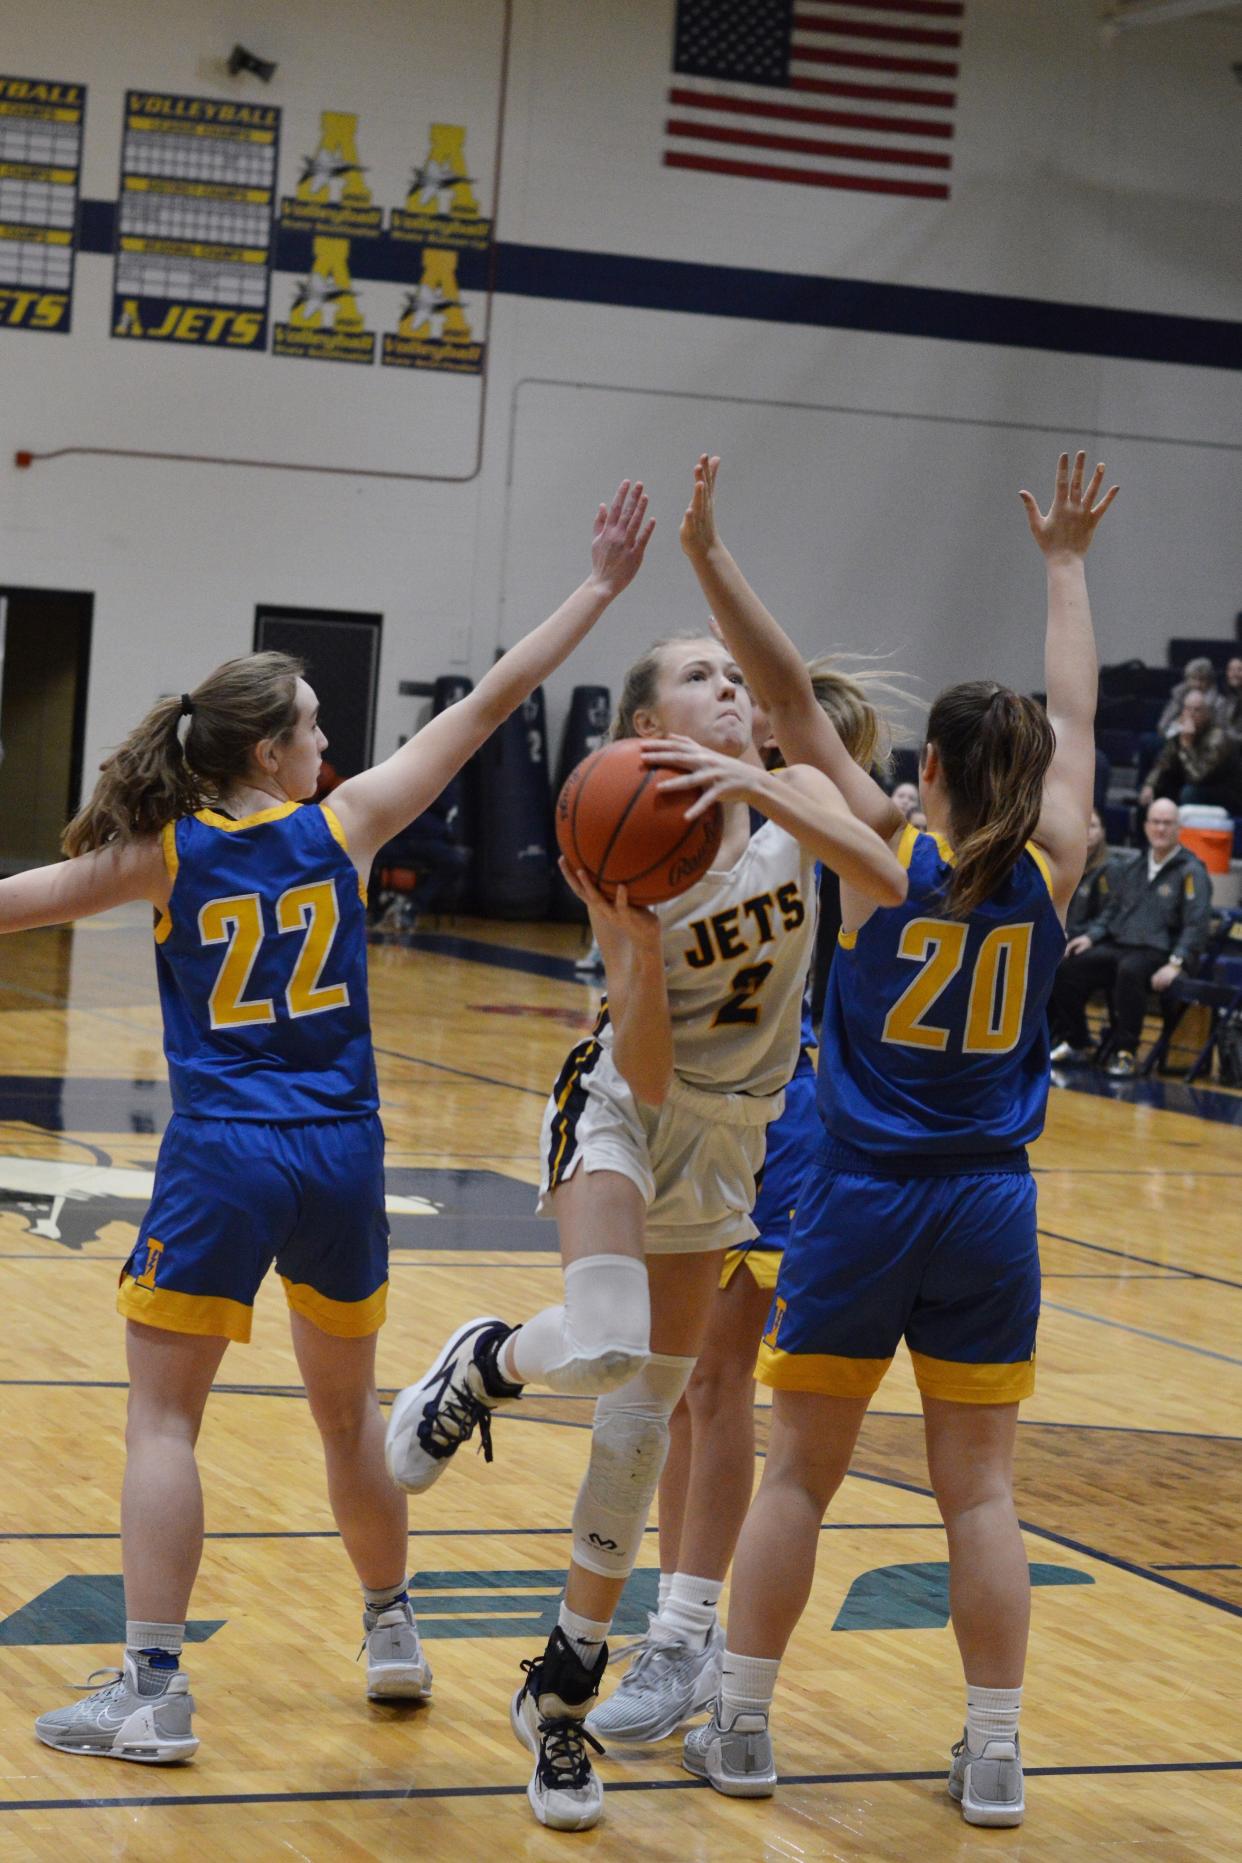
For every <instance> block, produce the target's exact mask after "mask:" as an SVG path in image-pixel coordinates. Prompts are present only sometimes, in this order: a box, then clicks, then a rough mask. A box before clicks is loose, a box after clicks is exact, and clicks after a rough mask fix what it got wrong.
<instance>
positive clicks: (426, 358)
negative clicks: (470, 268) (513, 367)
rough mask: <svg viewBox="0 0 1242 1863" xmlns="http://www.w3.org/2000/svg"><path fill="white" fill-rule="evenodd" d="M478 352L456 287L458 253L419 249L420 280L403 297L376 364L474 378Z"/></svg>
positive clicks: (479, 364) (477, 370) (480, 362)
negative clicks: (398, 317) (421, 268)
mask: <svg viewBox="0 0 1242 1863" xmlns="http://www.w3.org/2000/svg"><path fill="white" fill-rule="evenodd" d="M483 348H484V345H483V344H482V343H481V342H476V341H475V338H474V331H473V329H472V327H471V323H470V318H469V315H468V312H467V310H466V306H465V304H464V303H463V302H462V297H461V292H460V291H459V289H458V285H457V254H456V253H455V252H440V251H437V250H436V249H435V248H434V247H431V246H428V247H426V248H424V251H423V270H422V276H421V278H420V279H419V281H418V283H417V284H416V285H414V286H413V287H412V288H411V289H410V290H409V291H407V293H406V296H405V304H404V306H403V308H402V313H401V321H400V323H399V324H398V325H397V328H396V330H395V331H387V332H385V335H384V347H383V350H382V352H381V361H382V362H383V363H384V364H385V365H386V366H387V367H388V368H395V369H436V370H439V371H441V372H442V373H445V374H450V375H478V374H479V373H480V371H481V370H482V367H483Z"/></svg>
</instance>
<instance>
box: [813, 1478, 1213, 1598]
mask: <svg viewBox="0 0 1242 1863" xmlns="http://www.w3.org/2000/svg"><path fill="white" fill-rule="evenodd" d="M847 1473H848V1474H850V1475H852V1476H853V1477H854V1479H855V1481H869V1482H872V1483H873V1484H874V1485H875V1486H876V1487H879V1488H897V1489H898V1490H899V1491H900V1492H901V1493H902V1494H918V1495H922V1497H923V1498H924V1500H928V1501H934V1500H935V1498H936V1497H935V1495H934V1494H933V1493H932V1491H931V1489H930V1488H924V1487H921V1486H920V1485H919V1483H918V1482H916V1481H899V1480H898V1479H897V1477H896V1476H895V1475H869V1474H865V1473H864V1472H863V1470H862V1469H857V1468H851V1469H849V1470H847ZM1018 1525H1019V1526H1020V1527H1021V1529H1022V1531H1023V1532H1024V1533H1029V1534H1030V1535H1031V1537H1032V1538H1033V1539H1040V1540H1048V1541H1049V1542H1050V1543H1051V1544H1052V1545H1053V1546H1064V1548H1065V1550H1066V1551H1067V1552H1074V1553H1081V1554H1082V1556H1083V1558H1084V1559H1098V1560H1099V1561H1100V1564H1101V1565H1111V1566H1114V1567H1115V1568H1116V1569H1117V1571H1119V1572H1128V1573H1129V1574H1130V1576H1131V1578H1143V1579H1146V1580H1147V1583H1148V1584H1149V1585H1161V1586H1163V1588H1164V1589H1165V1590H1166V1591H1175V1592H1177V1593H1178V1594H1179V1595H1180V1596H1181V1597H1183V1598H1190V1599H1192V1600H1193V1602H1194V1603H1195V1604H1210V1605H1211V1606H1212V1608H1213V1609H1214V1610H1217V1611H1224V1612H1225V1614H1226V1616H1228V1617H1242V1604H1234V1603H1232V1602H1231V1600H1230V1599H1228V1598H1218V1597H1216V1596H1214V1595H1213V1593H1212V1592H1210V1591H1200V1590H1199V1589H1198V1588H1197V1586H1194V1585H1184V1584H1183V1583H1182V1582H1181V1580H1180V1579H1176V1578H1168V1577H1166V1575H1165V1574H1164V1573H1163V1572H1159V1571H1157V1570H1156V1568H1155V1567H1154V1566H1148V1565H1135V1563H1134V1561H1133V1560H1132V1559H1123V1558H1121V1557H1120V1556H1119V1555H1118V1554H1117V1553H1107V1552H1101V1551H1100V1548H1099V1547H1098V1546H1088V1545H1087V1544H1086V1543H1085V1542H1084V1541H1082V1540H1072V1539H1070V1538H1069V1536H1068V1535H1067V1534H1065V1533H1054V1532H1053V1531H1052V1529H1051V1527H1040V1526H1036V1525H1035V1523H1034V1522H1033V1521H1030V1520H1019V1521H1018Z"/></svg>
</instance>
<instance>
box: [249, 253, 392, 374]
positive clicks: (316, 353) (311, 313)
mask: <svg viewBox="0 0 1242 1863" xmlns="http://www.w3.org/2000/svg"><path fill="white" fill-rule="evenodd" d="M272 353H273V354H274V355H277V356H299V357H302V358H304V359H308V360H310V361H314V362H360V363H363V364H370V363H371V362H372V361H373V360H374V358H375V333H374V331H372V330H368V329H367V327H366V320H365V318H364V317H363V314H362V311H361V309H360V308H359V305H358V297H357V293H356V291H355V289H354V281H353V279H352V277H351V276H350V270H349V241H348V240H347V239H338V238H336V237H335V236H329V235H327V234H323V233H317V234H316V235H315V247H314V257H313V259H312V261H311V269H310V272H309V274H308V276H307V277H305V278H303V279H301V280H299V282H298V284H297V286H296V288H295V290H294V294H293V305H292V308H291V310H290V312H289V321H288V322H287V323H278V324H277V325H276V326H275V328H274V330H273V332H272Z"/></svg>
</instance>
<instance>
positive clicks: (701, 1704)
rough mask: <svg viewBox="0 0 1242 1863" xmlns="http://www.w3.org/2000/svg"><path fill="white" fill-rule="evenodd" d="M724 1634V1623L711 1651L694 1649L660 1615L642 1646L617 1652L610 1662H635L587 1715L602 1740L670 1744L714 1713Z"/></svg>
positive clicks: (628, 1646)
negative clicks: (680, 1732) (681, 1731)
mask: <svg viewBox="0 0 1242 1863" xmlns="http://www.w3.org/2000/svg"><path fill="white" fill-rule="evenodd" d="M724 1645H725V1639H724V1631H723V1630H722V1629H721V1627H720V1625H719V1624H714V1625H713V1626H712V1633H711V1635H710V1636H709V1637H708V1639H707V1644H706V1646H705V1648H703V1649H700V1650H696V1649H691V1648H690V1647H689V1645H688V1644H685V1643H683V1642H682V1641H681V1639H680V1638H679V1637H677V1636H676V1635H675V1633H674V1632H672V1631H671V1630H669V1629H667V1628H666V1627H665V1626H664V1625H663V1624H662V1623H661V1622H660V1619H659V1617H658V1616H653V1617H652V1619H651V1622H650V1627H649V1629H648V1631H647V1635H646V1636H645V1637H643V1638H642V1639H641V1641H640V1642H638V1643H626V1644H623V1645H622V1647H621V1648H620V1649H618V1650H614V1652H613V1653H612V1655H611V1656H610V1657H609V1659H608V1660H609V1661H610V1662H619V1661H622V1660H625V1659H628V1660H629V1663H630V1667H629V1669H628V1670H627V1671H626V1673H625V1674H624V1675H623V1676H622V1678H621V1685H620V1687H619V1688H618V1689H616V1690H615V1692H614V1693H613V1694H611V1695H609V1697H608V1699H607V1701H602V1702H601V1703H600V1705H599V1707H598V1708H594V1709H592V1711H591V1713H590V1714H589V1715H588V1716H587V1723H586V1724H587V1727H588V1728H589V1729H590V1731H591V1733H593V1734H594V1735H595V1736H596V1738H597V1739H599V1740H618V1741H621V1742H625V1741H635V1742H640V1741H643V1742H645V1741H652V1740H664V1739H666V1738H667V1737H668V1735H669V1734H675V1733H676V1732H677V1729H678V1728H679V1727H684V1726H685V1724H686V1722H687V1721H692V1720H693V1719H694V1717H695V1715H696V1714H701V1713H702V1712H703V1710H704V1708H710V1707H711V1705H712V1703H713V1702H714V1701H715V1699H716V1694H717V1691H718V1689H719V1687H720V1662H721V1658H722V1657H723V1655H724Z"/></svg>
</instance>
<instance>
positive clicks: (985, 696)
mask: <svg viewBox="0 0 1242 1863" xmlns="http://www.w3.org/2000/svg"><path fill="white" fill-rule="evenodd" d="M927 742H928V743H929V744H933V745H934V746H935V748H936V753H937V755H938V756H939V758H940V768H941V770H942V772H943V774H944V783H945V788H946V789H947V791H948V794H949V814H950V820H951V823H952V828H953V844H954V847H955V848H956V849H957V861H956V865H955V866H954V868H953V872H952V877H951V879H950V881H949V884H948V888H947V891H946V900H945V903H946V910H947V911H948V912H949V914H950V916H951V917H953V918H965V917H966V916H967V914H968V913H971V912H973V911H974V909H975V907H976V906H979V905H982V903H983V901H984V900H985V899H989V898H991V896H992V894H993V893H994V892H995V891H996V889H997V887H998V886H1000V885H1001V884H1002V883H1003V881H1004V880H1005V879H1006V878H1007V877H1008V875H1009V874H1010V872H1011V871H1012V869H1013V867H1014V865H1015V863H1016V861H1017V859H1018V856H1019V854H1021V852H1022V849H1023V848H1024V847H1025V846H1026V843H1027V842H1028V841H1029V840H1030V838H1031V835H1032V834H1033V833H1034V831H1035V825H1036V823H1037V822H1038V820H1039V812H1040V809H1041V808H1042V807H1043V800H1044V777H1045V776H1046V775H1047V773H1048V766H1049V764H1050V763H1051V762H1052V753H1053V751H1054V750H1055V748H1056V739H1055V738H1054V736H1053V733H1052V726H1051V725H1050V724H1049V722H1048V715H1047V713H1046V712H1045V711H1044V709H1043V707H1042V706H1041V705H1037V704H1036V702H1035V700H1034V699H1028V698H1023V697H1022V695H1021V694H1020V693H1017V692H1012V691H1010V689H1009V688H1008V687H1007V686H998V685H997V684H996V683H995V681H994V680H988V679H974V680H969V681H967V682H966V683H965V684H964V685H960V686H950V687H949V688H948V690H947V691H946V692H942V693H941V694H940V696H939V698H938V699H937V700H936V702H935V704H934V705H933V706H932V708H931V714H930V716H929V717H928V720H927Z"/></svg>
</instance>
